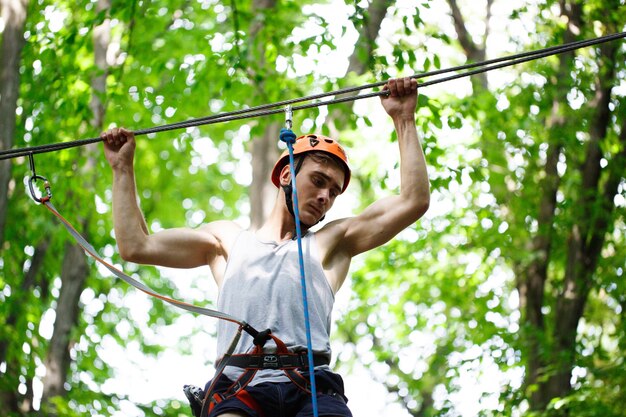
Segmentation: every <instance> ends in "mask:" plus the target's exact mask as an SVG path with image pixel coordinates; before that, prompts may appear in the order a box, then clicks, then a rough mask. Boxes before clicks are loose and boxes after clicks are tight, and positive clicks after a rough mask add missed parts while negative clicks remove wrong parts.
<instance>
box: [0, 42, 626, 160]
mask: <svg viewBox="0 0 626 417" xmlns="http://www.w3.org/2000/svg"><path fill="white" fill-rule="evenodd" d="M625 37H626V32H620V33H615V34H611V35H606V36H601V37H598V38H593V39H587V40H582V41H576V42H571V43H567V44H563V45H558V46H552V47H548V48H543V49H539V50H536V51H528V52H523V53H519V54H515V55H509V56H506V57H500V58H495V59H490V60H486V61H481V62H476V63H471V64H465V65H461V66H456V67H451V68H446V69H440V70H436V71H431V72H425V73H421V74H415V75H413V76H411V77H410V78H413V79H422V78H427V77H432V76H436V75H442V74H447V73H450V72H455V71H465V70H470V69H473V70H471V71H465V72H462V73H459V74H454V75H451V76H447V77H442V78H437V79H435V80H432V81H426V82H423V83H420V84H419V86H418V87H419V88H423V87H427V86H429V85H435V84H440V83H443V82H447V81H452V80H456V79H459V78H464V77H468V76H472V75H476V74H480V73H484V72H487V71H491V70H495V69H500V68H504V67H508V66H513V65H517V64H521V63H524V62H528V61H533V60H537V59H540V58H545V57H548V56H552V55H557V54H562V53H565V52H569V51H573V50H576V49H580V48H586V47H589V46H593V45H598V44H602V43H606V42H610V41H614V40H617V39H623V38H625ZM474 68H476V69H474ZM386 83H387V81H380V82H377V83H373V84H366V85H362V86H357V87H349V88H344V89H340V90H335V91H330V92H327V93H320V94H316V95H311V96H306V97H301V98H294V99H289V100H284V101H279V102H275V103H270V104H264V105H260V106H255V107H250V108H247V109H240V110H236V111H232V112H226V113H220V114H217V115H211V116H206V117H201V118H196V119H190V120H186V121H183V122H177V123H171V124H165V125H161V126H155V127H151V128H147V129H139V130H135V131H134V132H133V133H134V134H135V136H141V135H147V134H152V133H158V132H165V131H169V130H175V129H184V128H189V127H196V126H202V125H209V124H216V123H224V122H230V121H234V120H242V119H249V118H255V117H262V116H269V115H274V114H278V113H283V112H284V106H286V105H291V104H295V103H301V102H305V101H312V100H319V99H322V98H325V97H329V96H338V95H343V94H349V93H354V92H357V91H361V90H364V89H370V88H376V87H380V86H382V85H384V84H386ZM387 94H388V92H387V91H386V90H382V91H376V92H373V93H369V94H361V95H356V96H348V97H340V98H335V99H331V100H325V101H316V102H313V103H308V104H302V105H299V106H293V107H292V110H293V111H296V110H304V109H309V108H313V107H320V106H327V105H331V104H338V103H345V102H349V101H356V100H362V99H366V98H371V97H377V96H382V95H387ZM276 107H281V108H276ZM101 141H102V138H100V137H97V138H89V139H79V140H75V141H69V142H58V143H53V144H46V145H37V146H30V147H26V148H17V149H8V150H3V151H0V160H5V159H12V158H17V157H21V156H28V155H34V154H39V153H46V152H54V151H59V150H63V149H69V148H74V147H78V146H84V145H89V144H92V143H96V142H101Z"/></svg>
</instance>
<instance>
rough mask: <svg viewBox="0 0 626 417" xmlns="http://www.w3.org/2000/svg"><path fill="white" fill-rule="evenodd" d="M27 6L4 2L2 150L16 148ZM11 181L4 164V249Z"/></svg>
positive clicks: (16, 0)
mask: <svg viewBox="0 0 626 417" xmlns="http://www.w3.org/2000/svg"><path fill="white" fill-rule="evenodd" d="M27 5H28V0H0V9H1V13H2V18H3V20H4V24H5V27H4V32H3V34H2V45H0V150H6V149H9V148H11V147H12V146H13V136H14V135H15V125H16V120H15V109H16V107H17V98H18V96H19V90H20V71H19V69H20V60H21V58H20V56H21V54H22V48H23V47H24V43H25V40H24V25H25V23H26V8H27ZM10 180H11V161H10V160H4V161H0V249H2V246H3V243H4V226H5V224H6V216H7V206H8V199H9V181H10Z"/></svg>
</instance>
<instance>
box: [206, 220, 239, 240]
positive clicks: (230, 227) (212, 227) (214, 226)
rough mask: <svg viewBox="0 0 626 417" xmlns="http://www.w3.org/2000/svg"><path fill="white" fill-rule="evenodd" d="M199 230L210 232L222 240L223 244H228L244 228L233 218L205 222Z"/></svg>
mask: <svg viewBox="0 0 626 417" xmlns="http://www.w3.org/2000/svg"><path fill="white" fill-rule="evenodd" d="M198 230H200V231H201V232H205V233H209V234H211V235H213V236H214V237H215V238H216V239H217V240H219V241H220V242H222V244H226V243H228V242H229V241H232V240H234V239H235V238H236V237H237V235H238V234H239V233H240V232H241V231H242V230H243V228H242V227H241V226H240V225H239V224H237V223H235V222H234V221H232V220H216V221H213V222H210V223H205V224H203V225H202V226H200V227H199V229H198ZM226 246H229V245H226Z"/></svg>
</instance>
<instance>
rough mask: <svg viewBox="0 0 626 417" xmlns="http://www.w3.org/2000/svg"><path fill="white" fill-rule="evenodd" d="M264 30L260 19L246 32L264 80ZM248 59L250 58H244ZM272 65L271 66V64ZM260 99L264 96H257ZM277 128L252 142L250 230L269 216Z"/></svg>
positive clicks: (256, 6)
mask: <svg viewBox="0 0 626 417" xmlns="http://www.w3.org/2000/svg"><path fill="white" fill-rule="evenodd" d="M274 7H276V0H255V1H254V2H253V4H252V13H253V15H256V14H257V13H268V10H269V9H273V8H274ZM263 28H264V22H263V20H261V19H258V20H256V21H255V22H254V23H253V24H252V25H251V26H250V29H249V33H248V37H247V42H249V43H250V44H251V45H255V44H256V50H251V51H250V54H251V53H252V52H256V53H255V56H256V57H257V60H258V67H259V68H262V71H264V72H265V74H264V77H263V78H265V77H268V76H270V75H271V72H272V71H273V69H270V68H269V67H268V65H267V63H266V62H265V59H264V56H265V54H264V53H263V50H264V48H265V45H262V44H261V43H259V42H258V37H259V33H260V32H261V31H262V30H263ZM247 59H248V60H249V59H250V56H248V57H247ZM272 64H273V63H272ZM264 85H265V83H264V82H262V81H261V82H260V83H259V84H258V86H257V87H258V91H260V92H263V91H264ZM261 94H262V95H264V93H261ZM281 127H282V126H281V125H280V124H279V123H268V124H267V125H266V126H265V128H264V131H263V135H262V136H260V137H256V138H254V140H253V141H252V150H251V152H252V183H251V184H250V227H251V228H252V229H258V228H259V227H261V225H263V222H264V221H265V219H266V218H267V216H268V215H269V213H270V211H271V210H272V206H273V205H274V199H275V196H276V188H275V187H274V185H273V184H272V183H271V182H270V181H269V178H270V173H271V171H272V168H273V167H274V163H275V162H276V160H277V159H278V149H277V147H276V143H277V142H278V135H279V133H280V129H281Z"/></svg>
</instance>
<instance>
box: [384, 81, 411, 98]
mask: <svg viewBox="0 0 626 417" xmlns="http://www.w3.org/2000/svg"><path fill="white" fill-rule="evenodd" d="M383 90H388V91H389V94H388V95H389V96H391V97H402V96H406V95H409V94H412V93H414V92H415V91H417V80H416V79H414V78H412V77H405V78H392V79H390V80H389V81H388V82H387V84H385V87H384V88H383Z"/></svg>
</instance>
